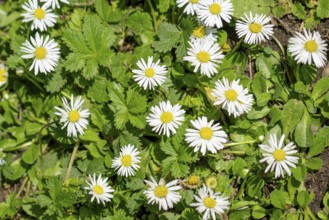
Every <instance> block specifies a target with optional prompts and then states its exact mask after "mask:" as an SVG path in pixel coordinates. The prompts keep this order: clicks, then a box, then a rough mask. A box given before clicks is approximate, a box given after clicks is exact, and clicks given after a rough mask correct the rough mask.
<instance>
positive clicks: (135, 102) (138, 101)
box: [126, 89, 147, 114]
mask: <svg viewBox="0 0 329 220" xmlns="http://www.w3.org/2000/svg"><path fill="white" fill-rule="evenodd" d="M126 96H127V98H126V102H127V108H128V110H129V112H130V113H134V114H140V113H145V112H146V109H147V98H146V97H145V96H143V95H141V94H140V93H138V92H137V91H135V90H132V89H128V91H127V94H126Z"/></svg>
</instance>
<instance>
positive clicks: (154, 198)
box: [144, 176, 182, 210]
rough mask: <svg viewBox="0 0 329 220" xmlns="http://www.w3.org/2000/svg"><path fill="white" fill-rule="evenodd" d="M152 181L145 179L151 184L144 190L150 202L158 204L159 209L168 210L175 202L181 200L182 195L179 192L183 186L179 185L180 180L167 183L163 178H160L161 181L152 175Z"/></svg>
mask: <svg viewBox="0 0 329 220" xmlns="http://www.w3.org/2000/svg"><path fill="white" fill-rule="evenodd" d="M151 180H152V181H148V180H145V182H146V183H147V184H148V185H149V188H148V189H147V190H145V191H144V194H145V195H146V197H147V199H148V203H150V204H154V203H156V204H158V205H159V210H161V208H162V209H163V210H167V209H168V208H173V207H174V204H175V203H177V202H179V201H180V199H181V198H182V196H181V195H180V194H179V192H177V191H178V190H180V189H182V188H181V186H179V185H177V183H178V180H173V181H171V182H169V183H167V184H166V182H165V180H164V179H163V178H161V179H160V181H159V183H157V182H156V181H155V179H154V178H153V177H152V176H151Z"/></svg>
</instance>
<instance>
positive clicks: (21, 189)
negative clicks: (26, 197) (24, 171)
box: [16, 176, 27, 198]
mask: <svg viewBox="0 0 329 220" xmlns="http://www.w3.org/2000/svg"><path fill="white" fill-rule="evenodd" d="M26 182H27V176H26V177H25V178H24V180H23V183H22V185H21V187H19V190H18V193H17V195H16V198H19V196H20V195H21V193H22V192H23V189H24V187H25V184H26Z"/></svg>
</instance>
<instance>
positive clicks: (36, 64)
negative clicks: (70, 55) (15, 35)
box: [21, 33, 60, 75]
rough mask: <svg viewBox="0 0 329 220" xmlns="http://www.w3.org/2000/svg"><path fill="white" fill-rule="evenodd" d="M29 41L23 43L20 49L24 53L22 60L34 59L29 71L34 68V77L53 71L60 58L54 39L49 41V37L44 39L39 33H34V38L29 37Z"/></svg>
mask: <svg viewBox="0 0 329 220" xmlns="http://www.w3.org/2000/svg"><path fill="white" fill-rule="evenodd" d="M30 40H31V42H29V41H28V40H27V41H25V42H24V43H23V45H22V47H21V51H22V52H23V53H26V54H24V55H22V58H24V59H32V58H33V59H34V60H33V63H32V65H31V67H30V69H29V71H31V70H32V69H33V68H34V74H35V75H38V73H39V72H41V73H45V74H47V73H49V72H51V71H53V70H54V68H55V67H56V66H57V63H58V60H59V58H60V52H59V48H58V44H57V43H56V42H55V41H54V39H51V40H50V39H49V36H46V38H45V39H44V38H43V36H40V35H39V33H36V35H35V38H33V37H32V36H31V37H30ZM31 43H32V44H31Z"/></svg>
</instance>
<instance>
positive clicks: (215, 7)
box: [209, 3, 222, 15]
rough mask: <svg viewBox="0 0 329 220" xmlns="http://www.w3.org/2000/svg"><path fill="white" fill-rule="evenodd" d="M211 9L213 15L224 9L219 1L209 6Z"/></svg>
mask: <svg viewBox="0 0 329 220" xmlns="http://www.w3.org/2000/svg"><path fill="white" fill-rule="evenodd" d="M209 11H210V13H211V14H213V15H217V14H219V13H220V12H221V11H222V7H220V5H219V4H218V3H213V4H211V5H210V7H209Z"/></svg>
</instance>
